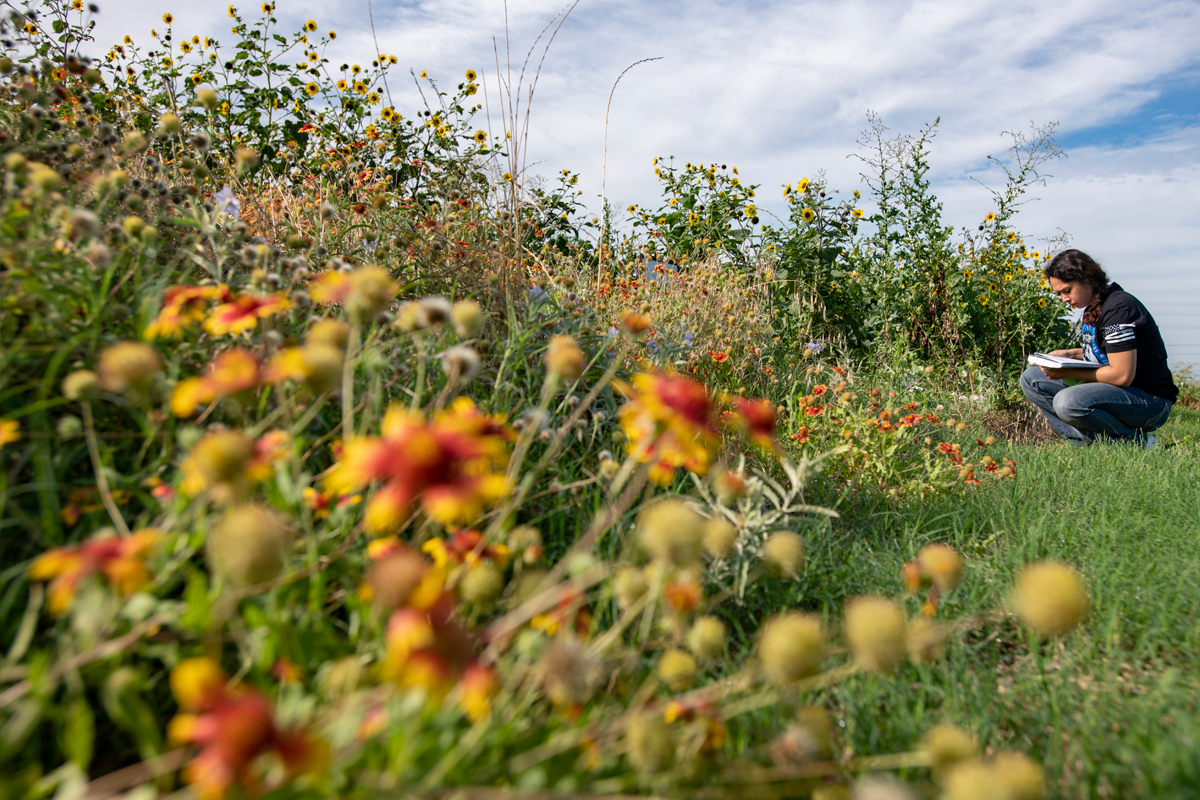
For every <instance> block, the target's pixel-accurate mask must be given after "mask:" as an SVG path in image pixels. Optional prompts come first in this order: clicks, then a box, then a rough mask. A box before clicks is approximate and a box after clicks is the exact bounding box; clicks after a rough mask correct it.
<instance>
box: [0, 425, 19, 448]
mask: <svg viewBox="0 0 1200 800" xmlns="http://www.w3.org/2000/svg"><path fill="white" fill-rule="evenodd" d="M20 438H21V423H19V422H17V421H16V420H15V419H0V447H4V445H6V444H12V443H13V442H16V441H19V440H20Z"/></svg>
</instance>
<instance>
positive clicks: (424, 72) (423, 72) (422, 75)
mask: <svg viewBox="0 0 1200 800" xmlns="http://www.w3.org/2000/svg"><path fill="white" fill-rule="evenodd" d="M421 77H422V78H428V77H429V70H427V69H423V70H421Z"/></svg>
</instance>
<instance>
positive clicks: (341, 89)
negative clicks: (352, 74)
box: [336, 79, 346, 92]
mask: <svg viewBox="0 0 1200 800" xmlns="http://www.w3.org/2000/svg"><path fill="white" fill-rule="evenodd" d="M336 85H337V89H338V91H339V92H344V91H346V81H345V80H344V79H343V80H339V81H338V82H337V84H336Z"/></svg>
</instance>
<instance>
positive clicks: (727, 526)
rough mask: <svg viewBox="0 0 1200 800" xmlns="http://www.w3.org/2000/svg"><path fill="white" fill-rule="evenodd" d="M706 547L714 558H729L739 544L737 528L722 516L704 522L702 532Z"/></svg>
mask: <svg viewBox="0 0 1200 800" xmlns="http://www.w3.org/2000/svg"><path fill="white" fill-rule="evenodd" d="M701 535H702V536H703V539H704V549H705V550H707V551H708V554H709V555H710V556H712V557H713V558H729V556H730V555H731V554H732V553H733V547H734V545H735V544H737V529H736V528H734V527H733V523H731V522H729V521H728V520H726V519H724V518H722V517H713V518H712V519H710V520H706V521H705V523H704V527H703V531H702V534H701Z"/></svg>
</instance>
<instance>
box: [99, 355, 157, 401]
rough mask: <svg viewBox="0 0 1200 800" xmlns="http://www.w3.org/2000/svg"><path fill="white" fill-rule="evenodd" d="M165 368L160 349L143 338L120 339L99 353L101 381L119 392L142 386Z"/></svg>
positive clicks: (106, 387) (105, 385) (144, 386)
mask: <svg viewBox="0 0 1200 800" xmlns="http://www.w3.org/2000/svg"><path fill="white" fill-rule="evenodd" d="M161 370H162V360H161V359H159V357H158V353H156V352H154V350H153V349H151V348H150V347H148V346H146V345H144V344H142V343H141V342H119V343H117V344H114V345H113V346H112V347H109V348H108V349H107V350H105V351H104V352H103V353H101V354H100V363H99V365H98V366H97V371H98V372H99V373H100V385H101V386H103V387H104V388H105V389H107V390H108V391H110V392H114V393H117V394H120V393H122V392H125V391H128V390H130V389H134V390H142V389H145V388H147V387H148V386H149V384H150V381H151V380H152V379H153V378H154V376H155V375H157V374H158V373H159V372H160V371H161Z"/></svg>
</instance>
